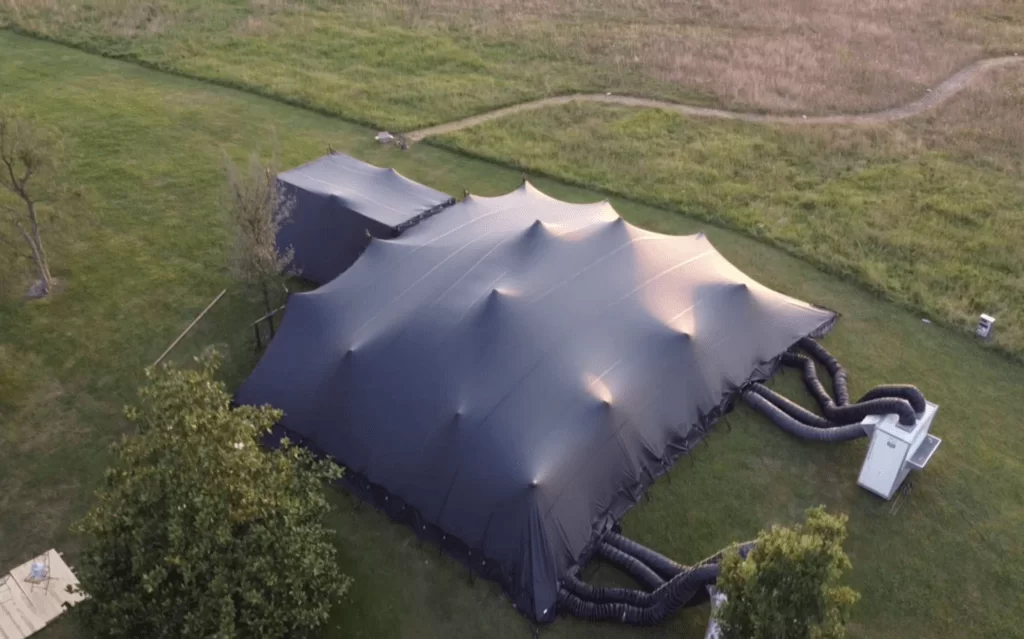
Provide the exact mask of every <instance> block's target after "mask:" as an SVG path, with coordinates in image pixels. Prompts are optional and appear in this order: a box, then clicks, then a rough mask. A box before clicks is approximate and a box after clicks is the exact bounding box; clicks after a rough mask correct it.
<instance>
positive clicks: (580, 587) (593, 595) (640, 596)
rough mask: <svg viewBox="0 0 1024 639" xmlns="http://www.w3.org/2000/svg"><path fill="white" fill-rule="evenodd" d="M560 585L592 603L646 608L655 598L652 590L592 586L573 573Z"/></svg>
mask: <svg viewBox="0 0 1024 639" xmlns="http://www.w3.org/2000/svg"><path fill="white" fill-rule="evenodd" d="M562 587H563V588H565V589H566V590H568V591H569V592H570V593H572V594H574V595H576V596H577V597H579V598H580V599H583V600H585V601H592V602H594V603H624V604H629V605H631V606H638V607H640V608H646V607H648V606H650V605H652V604H654V602H655V601H656V600H657V597H655V595H654V593H653V592H644V591H643V590H638V589H636V588H619V587H616V586H593V585H591V584H588V583H587V582H585V581H582V580H580V579H579V578H577V577H575V576H573V575H569V576H567V577H566V578H565V579H563V580H562Z"/></svg>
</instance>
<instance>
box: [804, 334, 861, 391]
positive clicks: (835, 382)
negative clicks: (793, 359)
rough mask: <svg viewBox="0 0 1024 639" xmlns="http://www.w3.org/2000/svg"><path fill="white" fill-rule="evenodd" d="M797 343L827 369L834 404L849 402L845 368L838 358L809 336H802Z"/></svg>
mask: <svg viewBox="0 0 1024 639" xmlns="http://www.w3.org/2000/svg"><path fill="white" fill-rule="evenodd" d="M798 343H799V345H800V348H802V349H804V350H805V351H807V352H808V353H810V354H811V357H813V358H814V359H816V360H818V362H820V363H821V364H822V365H824V366H825V368H827V369H828V374H829V375H831V376H832V389H833V390H834V391H835V393H836V404H838V405H839V406H846V405H847V404H849V403H850V391H849V389H848V387H847V376H846V369H845V368H843V366H842V364H840V363H839V360H837V359H836V358H835V357H832V353H829V352H828V351H827V350H825V347H824V346H822V345H821V344H819V343H818V342H816V341H814V340H813V339H811V338H810V337H804V338H803V339H801V340H800V341H799V342H798Z"/></svg>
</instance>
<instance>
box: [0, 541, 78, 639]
mask: <svg viewBox="0 0 1024 639" xmlns="http://www.w3.org/2000/svg"><path fill="white" fill-rule="evenodd" d="M46 555H48V557H49V563H50V579H49V583H48V584H47V583H46V582H43V583H32V581H31V580H30V579H29V574H30V571H31V569H32V562H34V561H35V560H36V559H38V557H33V558H32V559H30V560H29V561H27V562H25V563H23V564H22V565H20V566H18V567H17V568H15V569H13V570H12V571H11V572H9V573H8V574H6V575H4V576H3V577H0V639H22V638H23V637H28V636H30V635H32V634H35V633H36V632H38V631H39V630H42V629H43V627H44V626H46V624H48V623H50V622H51V621H53V620H54V619H56V618H57V617H58V616H60V614H61V613H63V612H64V604H65V603H67V604H69V605H74V604H76V603H78V602H79V601H81V600H82V596H81V595H77V594H71V593H69V592H68V591H67V587H68V586H69V585H78V579H77V578H75V575H74V573H72V572H71V569H70V568H68V565H67V564H66V563H64V560H63V559H62V558H61V556H60V555H59V554H58V553H57V551H56V550H53V549H50V550H48V551H47V552H46Z"/></svg>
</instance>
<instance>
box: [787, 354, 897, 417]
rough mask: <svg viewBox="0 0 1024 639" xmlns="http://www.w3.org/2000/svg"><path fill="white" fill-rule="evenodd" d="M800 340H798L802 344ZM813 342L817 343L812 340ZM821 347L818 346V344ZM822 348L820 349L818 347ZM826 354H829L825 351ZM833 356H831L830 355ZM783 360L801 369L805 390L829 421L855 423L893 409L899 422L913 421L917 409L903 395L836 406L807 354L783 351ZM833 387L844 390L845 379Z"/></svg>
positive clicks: (890, 411)
mask: <svg viewBox="0 0 1024 639" xmlns="http://www.w3.org/2000/svg"><path fill="white" fill-rule="evenodd" d="M802 343H803V342H801V344H802ZM812 343H814V344H815V345H816V346H817V343H816V342H813V341H812ZM818 348H819V349H821V347H820V346H818ZM821 350H822V351H824V349H821ZM829 357H832V356H831V355H829ZM832 359H833V360H834V359H835V358H832ZM782 361H783V363H784V364H786V365H788V366H793V367H799V368H802V369H803V372H804V383H805V384H806V385H807V390H808V391H810V393H811V394H812V395H814V399H816V400H817V401H818V405H819V406H821V412H823V413H824V414H825V417H827V418H828V419H829V420H830V421H832V422H835V423H836V424H839V425H846V424H855V423H857V422H859V421H861V420H862V419H864V418H865V417H867V416H868V415H887V414H889V413H896V414H897V415H899V417H900V423H901V424H903V425H905V426H913V425H914V424H916V423H917V411H915V410H914V407H913V406H912V405H911V404H910V402H908V401H907V400H905V399H901V398H898V397H881V398H878V399H869V400H867V401H864V402H858V403H856V404H847V405H845V406H838V405H836V402H835V401H834V400H833V399H832V397H831V396H830V395H829V394H828V392H827V391H826V390H825V387H824V386H823V385H822V383H821V380H819V379H818V372H817V370H815V368H814V361H813V360H811V359H810V358H809V357H804V356H803V355H797V354H795V353H786V354H784V355H783V357H782ZM836 387H837V391H838V390H839V388H840V387H841V388H842V390H843V392H844V393H846V392H847V391H846V388H845V379H844V381H843V384H842V385H840V384H836Z"/></svg>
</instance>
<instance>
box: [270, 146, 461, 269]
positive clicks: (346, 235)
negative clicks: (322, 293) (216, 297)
mask: <svg viewBox="0 0 1024 639" xmlns="http://www.w3.org/2000/svg"><path fill="white" fill-rule="evenodd" d="M277 179H278V183H279V184H280V186H281V188H282V191H283V194H284V195H285V197H289V198H293V199H294V203H295V208H294V211H293V212H292V219H291V221H290V222H288V223H287V224H285V225H284V226H283V227H282V228H281V230H280V231H279V232H278V236H277V247H278V250H279V251H281V252H284V251H286V250H287V249H288V248H289V247H291V248H292V249H293V250H294V251H295V257H294V260H293V262H292V265H293V266H294V267H295V268H296V269H297V270H298V271H299V273H300V275H301V276H302V277H304V278H306V279H308V280H310V281H312V282H314V283H316V284H325V283H327V282H329V281H331V280H332V279H334V278H335V277H337V276H338V275H339V274H341V273H342V272H344V271H345V269H347V268H348V267H349V266H351V265H352V263H353V262H355V261H356V258H358V257H359V255H360V253H362V251H363V249H364V248H365V247H366V244H367V243H368V242H369V236H370V235H372V236H373V237H377V238H382V239H387V238H392V237H396V236H397V235H398V234H399V233H401V232H402V230H404V229H405V228H408V227H409V226H412V225H413V224H416V223H417V222H419V221H420V220H422V219H424V218H427V217H430V216H431V215H433V214H435V213H437V212H438V211H440V210H442V209H443V208H445V207H446V206H448V205H450V204H453V203H454V202H455V200H454V199H453V198H451V197H450V196H448V195H447V194H445V193H441V192H440V191H435V190H434V189H432V188H430V187H427V186H424V185H422V184H419V183H418V182H413V181H412V180H410V179H408V178H405V177H403V176H402V175H400V174H399V173H398V172H397V171H395V170H394V169H382V168H379V167H376V166H373V165H371V164H366V163H365V162H360V161H359V160H357V159H355V158H352V157H349V156H347V155H342V154H340V153H332V154H330V155H327V156H324V157H322V158H320V159H318V160H314V161H313V162H310V163H309V164H304V165H303V166H300V167H298V168H295V169H292V170H290V171H285V172H284V173H281V174H280V175H278V176H277Z"/></svg>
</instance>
